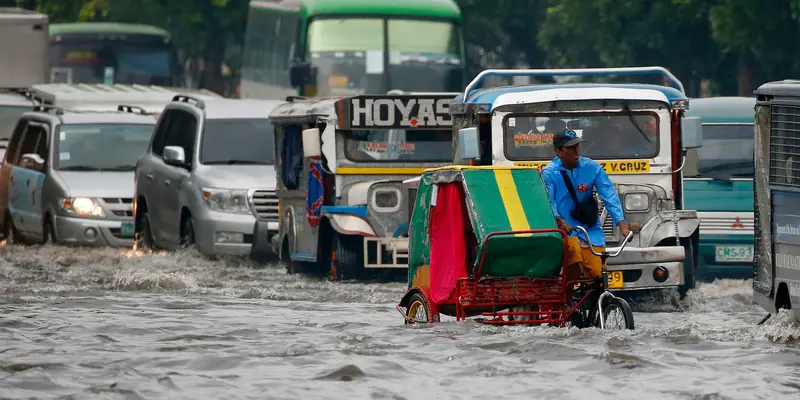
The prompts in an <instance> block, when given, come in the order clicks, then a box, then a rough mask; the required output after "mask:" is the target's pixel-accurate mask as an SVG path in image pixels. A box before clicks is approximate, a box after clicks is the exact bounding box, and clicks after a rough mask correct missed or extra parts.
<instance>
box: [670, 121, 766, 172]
mask: <svg viewBox="0 0 800 400" xmlns="http://www.w3.org/2000/svg"><path fill="white" fill-rule="evenodd" d="M694 151H697V175H693V176H696V177H725V178H752V177H753V173H754V171H755V168H754V166H753V152H754V151H755V142H754V141H753V125H750V124H743V125H703V147H700V148H698V149H695V150H694ZM684 174H686V172H684ZM685 176H687V177H689V175H685Z"/></svg>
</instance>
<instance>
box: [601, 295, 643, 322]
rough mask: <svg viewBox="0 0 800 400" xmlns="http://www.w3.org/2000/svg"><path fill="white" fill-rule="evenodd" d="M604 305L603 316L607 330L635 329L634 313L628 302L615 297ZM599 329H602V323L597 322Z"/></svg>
mask: <svg viewBox="0 0 800 400" xmlns="http://www.w3.org/2000/svg"><path fill="white" fill-rule="evenodd" d="M604 303H605V304H603V312H602V315H603V321H605V328H606V329H620V330H623V329H634V324H633V311H632V310H631V306H630V305H629V304H628V302H627V301H625V300H624V299H621V298H619V297H614V298H611V299H608V300H607V301H605V302H604ZM597 327H598V328H599V327H600V321H597Z"/></svg>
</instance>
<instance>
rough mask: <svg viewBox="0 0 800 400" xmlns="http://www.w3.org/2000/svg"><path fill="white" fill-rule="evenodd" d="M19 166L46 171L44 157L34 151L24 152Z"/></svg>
mask: <svg viewBox="0 0 800 400" xmlns="http://www.w3.org/2000/svg"><path fill="white" fill-rule="evenodd" d="M19 166H20V167H22V168H25V169H30V170H33V171H39V172H44V159H42V157H39V155H38V154H34V153H27V154H23V155H22V158H21V159H20V162H19Z"/></svg>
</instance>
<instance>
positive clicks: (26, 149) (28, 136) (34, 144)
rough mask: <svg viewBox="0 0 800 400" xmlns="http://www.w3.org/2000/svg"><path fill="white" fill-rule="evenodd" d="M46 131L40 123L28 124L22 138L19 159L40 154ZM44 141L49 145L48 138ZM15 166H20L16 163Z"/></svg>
mask: <svg viewBox="0 0 800 400" xmlns="http://www.w3.org/2000/svg"><path fill="white" fill-rule="evenodd" d="M44 133H45V130H44V128H43V125H42V124H40V123H30V124H28V129H27V130H26V131H25V135H24V136H23V137H22V145H21V146H20V148H19V157H18V158H22V156H24V155H25V154H39V147H38V145H39V142H40V140H39V139H40V138H43V136H45V134H44ZM43 139H44V140H41V142H44V143H45V144H46V143H47V138H46V137H44V138H43ZM14 164H17V165H18V164H19V162H18V161H17V162H15V163H14Z"/></svg>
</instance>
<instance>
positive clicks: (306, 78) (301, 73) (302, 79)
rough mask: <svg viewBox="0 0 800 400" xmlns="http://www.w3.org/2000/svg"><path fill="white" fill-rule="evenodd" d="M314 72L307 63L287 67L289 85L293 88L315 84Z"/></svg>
mask: <svg viewBox="0 0 800 400" xmlns="http://www.w3.org/2000/svg"><path fill="white" fill-rule="evenodd" d="M315 70H316V68H312V67H311V64H308V63H301V64H294V65H292V66H291V67H289V84H290V85H292V87H294V88H297V87H302V86H303V85H306V84H311V85H313V84H315V83H316V73H315Z"/></svg>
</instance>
